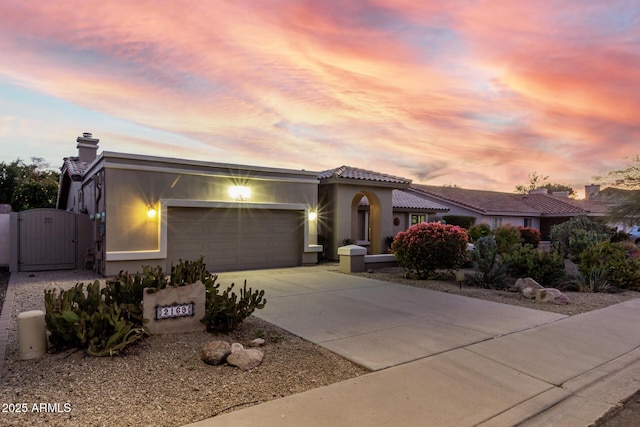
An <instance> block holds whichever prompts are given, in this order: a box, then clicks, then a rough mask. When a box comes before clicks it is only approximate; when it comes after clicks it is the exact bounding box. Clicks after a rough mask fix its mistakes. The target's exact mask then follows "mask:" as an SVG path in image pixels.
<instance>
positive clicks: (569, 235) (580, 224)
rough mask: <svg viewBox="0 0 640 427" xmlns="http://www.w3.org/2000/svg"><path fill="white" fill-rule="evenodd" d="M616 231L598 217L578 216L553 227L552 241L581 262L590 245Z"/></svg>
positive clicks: (563, 252)
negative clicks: (585, 250)
mask: <svg viewBox="0 0 640 427" xmlns="http://www.w3.org/2000/svg"><path fill="white" fill-rule="evenodd" d="M615 233H616V231H615V230H614V229H613V228H612V227H609V226H608V225H607V224H605V223H604V222H603V221H601V220H599V219H597V218H590V217H587V216H583V215H582V216H576V217H573V218H571V219H570V220H569V221H566V222H563V223H562V224H558V225H554V226H553V227H551V236H550V237H551V242H552V243H557V244H558V245H559V247H560V250H561V253H562V254H563V255H564V256H569V257H571V259H572V260H574V261H575V262H579V260H580V254H581V253H582V251H583V250H584V249H585V248H587V247H588V246H590V245H592V244H595V243H598V242H602V241H605V240H608V239H609V238H610V237H612V236H613V235H614V234H615Z"/></svg>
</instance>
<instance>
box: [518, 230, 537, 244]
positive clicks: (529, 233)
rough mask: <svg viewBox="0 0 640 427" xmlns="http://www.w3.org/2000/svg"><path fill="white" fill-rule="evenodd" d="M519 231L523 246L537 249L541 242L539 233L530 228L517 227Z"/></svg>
mask: <svg viewBox="0 0 640 427" xmlns="http://www.w3.org/2000/svg"><path fill="white" fill-rule="evenodd" d="M518 230H519V231H520V238H521V239H522V243H523V244H525V245H531V246H533V247H534V248H537V247H538V244H539V243H540V240H541V235H540V231H539V230H538V229H537V228H532V227H518Z"/></svg>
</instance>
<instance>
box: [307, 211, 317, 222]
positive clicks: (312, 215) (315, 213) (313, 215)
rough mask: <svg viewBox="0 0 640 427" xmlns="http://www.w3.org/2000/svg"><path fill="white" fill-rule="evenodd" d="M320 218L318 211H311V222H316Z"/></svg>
mask: <svg viewBox="0 0 640 427" xmlns="http://www.w3.org/2000/svg"><path fill="white" fill-rule="evenodd" d="M317 218H318V213H317V212H316V211H309V221H315V220H316V219H317Z"/></svg>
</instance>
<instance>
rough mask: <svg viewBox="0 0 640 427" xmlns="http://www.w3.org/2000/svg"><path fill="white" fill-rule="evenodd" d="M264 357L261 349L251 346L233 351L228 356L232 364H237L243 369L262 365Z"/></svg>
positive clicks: (228, 361)
mask: <svg viewBox="0 0 640 427" xmlns="http://www.w3.org/2000/svg"><path fill="white" fill-rule="evenodd" d="M263 358H264V353H263V352H262V351H261V350H258V349H255V348H249V349H245V350H239V351H236V352H235V353H231V354H230V355H229V356H228V357H227V363H228V364H229V365H231V366H236V367H238V368H240V369H242V370H243V371H248V370H250V369H253V368H255V367H256V366H258V365H260V363H262V359H263Z"/></svg>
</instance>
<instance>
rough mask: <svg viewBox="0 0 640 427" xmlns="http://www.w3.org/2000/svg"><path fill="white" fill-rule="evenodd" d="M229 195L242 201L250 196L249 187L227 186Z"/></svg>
mask: <svg viewBox="0 0 640 427" xmlns="http://www.w3.org/2000/svg"><path fill="white" fill-rule="evenodd" d="M229 195H230V196H231V198H232V199H233V200H237V201H240V202H244V201H245V200H248V199H249V197H251V189H250V188H249V187H244V186H242V185H234V186H232V187H229Z"/></svg>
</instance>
